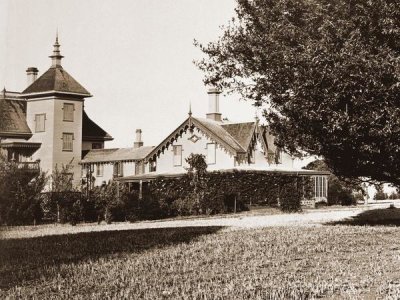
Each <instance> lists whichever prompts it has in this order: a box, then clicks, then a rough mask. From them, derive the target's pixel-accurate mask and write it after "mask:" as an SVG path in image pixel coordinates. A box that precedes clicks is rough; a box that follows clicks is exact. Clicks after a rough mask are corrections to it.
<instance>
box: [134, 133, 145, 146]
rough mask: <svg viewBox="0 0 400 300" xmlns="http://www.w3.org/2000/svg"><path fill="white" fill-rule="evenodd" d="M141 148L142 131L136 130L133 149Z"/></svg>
mask: <svg viewBox="0 0 400 300" xmlns="http://www.w3.org/2000/svg"><path fill="white" fill-rule="evenodd" d="M142 146H143V142H142V129H136V140H135V142H134V143H133V148H135V149H137V148H140V147H142Z"/></svg>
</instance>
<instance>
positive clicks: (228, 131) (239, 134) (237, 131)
mask: <svg viewBox="0 0 400 300" xmlns="http://www.w3.org/2000/svg"><path fill="white" fill-rule="evenodd" d="M193 127H196V128H198V129H199V130H200V131H201V132H202V133H203V134H205V135H206V136H207V137H208V138H210V139H211V140H213V141H215V142H216V143H217V144H219V145H220V146H222V147H223V148H225V149H226V151H228V152H229V153H231V154H232V155H234V156H238V155H242V154H245V153H246V152H247V151H248V148H249V146H250V143H251V140H252V138H253V136H254V132H255V129H256V123H255V122H248V123H237V124H228V123H227V124H225V123H221V122H217V121H213V120H210V119H204V118H196V117H192V116H189V118H187V119H186V120H185V121H184V122H183V123H182V124H180V125H179V126H178V128H177V129H175V130H174V131H173V132H172V133H171V134H170V135H169V136H168V137H167V138H165V139H164V140H163V141H162V142H161V143H160V144H159V145H158V146H156V147H155V148H154V149H153V150H152V151H151V152H150V153H149V155H148V156H147V157H146V160H147V159H150V158H152V157H153V156H155V155H160V154H161V153H162V152H163V151H164V149H166V148H168V147H169V146H170V145H171V144H173V142H174V141H175V140H176V139H177V138H178V137H179V135H180V134H181V133H182V132H184V131H186V130H188V129H190V128H193Z"/></svg>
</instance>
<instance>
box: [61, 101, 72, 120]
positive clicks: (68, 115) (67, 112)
mask: <svg viewBox="0 0 400 300" xmlns="http://www.w3.org/2000/svg"><path fill="white" fill-rule="evenodd" d="M67 107H69V108H68V109H67ZM62 109H63V121H65V122H73V121H74V112H75V105H74V103H63V108H62Z"/></svg>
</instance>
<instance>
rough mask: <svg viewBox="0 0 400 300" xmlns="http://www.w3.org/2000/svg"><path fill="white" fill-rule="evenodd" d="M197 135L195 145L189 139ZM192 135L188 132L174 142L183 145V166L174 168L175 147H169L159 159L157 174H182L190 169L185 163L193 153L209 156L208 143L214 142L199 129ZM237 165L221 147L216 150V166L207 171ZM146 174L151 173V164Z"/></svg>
mask: <svg viewBox="0 0 400 300" xmlns="http://www.w3.org/2000/svg"><path fill="white" fill-rule="evenodd" d="M193 134H195V135H197V136H198V137H200V140H198V141H197V142H196V143H193V142H192V141H191V140H189V138H190V137H191V136H192V135H193ZM193 134H192V133H190V132H189V131H187V132H186V133H183V134H182V137H180V138H178V140H177V141H175V142H174V144H173V145H182V166H174V153H173V146H172V145H171V146H169V148H168V149H166V150H165V151H164V153H162V154H161V155H160V157H158V158H157V171H156V173H169V172H171V173H180V172H185V171H186V170H185V169H184V167H188V164H187V163H186V161H185V158H187V157H188V156H189V155H190V154H191V153H195V154H203V155H205V156H207V143H213V141H212V140H210V139H208V138H207V137H206V136H205V135H203V134H202V133H201V132H199V131H198V130H197V129H195V130H194V132H193ZM234 165H235V163H234V157H233V156H232V155H231V154H230V153H227V152H226V151H224V149H222V148H221V147H219V146H217V149H216V164H210V165H208V168H207V170H209V171H212V170H218V169H227V168H233V167H234ZM145 173H149V164H146V167H145Z"/></svg>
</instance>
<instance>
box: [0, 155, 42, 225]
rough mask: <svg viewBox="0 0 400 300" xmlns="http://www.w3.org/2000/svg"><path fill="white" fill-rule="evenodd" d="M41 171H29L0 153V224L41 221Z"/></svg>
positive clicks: (22, 223) (21, 223) (23, 223)
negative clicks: (7, 159) (8, 160)
mask: <svg viewBox="0 0 400 300" xmlns="http://www.w3.org/2000/svg"><path fill="white" fill-rule="evenodd" d="M46 182H47V176H46V174H45V173H43V172H38V173H29V172H26V171H25V170H21V169H19V168H18V164H16V163H13V162H7V161H6V160H5V158H4V157H2V156H1V155H0V224H7V225H25V224H36V223H39V222H41V221H42V217H43V213H42V210H41V207H40V201H41V192H42V190H43V188H44V186H45V184H46Z"/></svg>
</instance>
